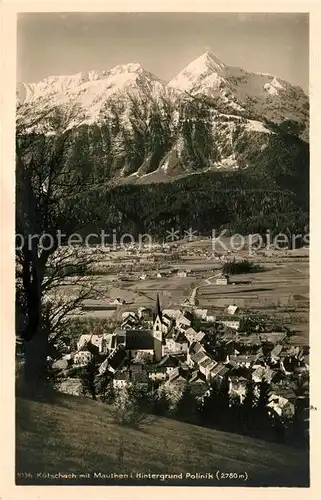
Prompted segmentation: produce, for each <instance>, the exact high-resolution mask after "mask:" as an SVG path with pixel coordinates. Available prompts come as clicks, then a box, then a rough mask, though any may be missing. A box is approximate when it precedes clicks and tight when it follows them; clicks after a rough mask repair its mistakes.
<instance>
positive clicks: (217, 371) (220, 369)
mask: <svg viewBox="0 0 321 500" xmlns="http://www.w3.org/2000/svg"><path fill="white" fill-rule="evenodd" d="M228 372H229V369H228V367H227V366H225V365H223V364H221V363H220V364H218V365H216V366H214V368H213V369H212V370H211V376H212V377H213V378H215V377H218V376H220V377H224V376H225V375H227V373H228Z"/></svg>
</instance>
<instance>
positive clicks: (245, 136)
mask: <svg viewBox="0 0 321 500" xmlns="http://www.w3.org/2000/svg"><path fill="white" fill-rule="evenodd" d="M17 126H18V127H19V130H21V127H22V129H23V131H24V134H28V135H30V134H31V133H32V134H36V135H37V136H39V135H43V136H45V137H47V138H48V140H49V139H50V138H51V140H54V137H57V136H59V135H61V134H63V133H65V134H66V133H67V134H68V135H69V136H70V138H71V140H70V141H69V146H68V147H69V153H68V154H69V158H71V161H72V162H73V163H74V168H75V170H78V169H79V168H81V169H82V170H84V171H86V172H88V173H89V172H90V175H91V176H92V179H93V180H95V181H96V180H98V181H99V180H100V181H101V180H103V181H104V182H106V183H109V182H112V183H113V184H114V185H115V184H116V185H117V186H121V185H123V184H125V185H128V184H130V185H133V184H135V185H136V184H139V185H140V184H142V185H146V184H157V185H158V186H160V184H163V183H164V182H167V181H171V182H173V181H175V182H176V181H178V180H181V179H185V178H186V177H190V176H191V175H192V176H194V175H195V174H199V175H200V176H205V177H206V181H204V182H206V183H208V182H209V179H211V182H212V181H213V179H214V177H213V176H212V177H211V176H210V174H215V175H216V176H217V175H218V174H219V173H222V175H223V176H224V175H225V174H230V173H238V175H243V176H244V175H245V176H250V177H251V179H252V180H253V178H255V177H257V178H260V179H261V178H262V179H263V178H264V182H265V185H266V179H267V178H268V179H269V180H268V184H269V185H270V187H272V188H273V189H274V188H275V187H276V188H277V189H279V188H280V189H285V188H286V189H287V190H289V189H290V190H291V191H294V192H295V193H296V196H297V195H298V196H299V199H300V203H301V201H302V200H304V203H305V205H306V203H307V197H308V193H307V182H308V181H307V178H308V141H309V99H308V96H307V95H306V94H305V93H304V92H303V90H302V89H301V88H300V87H298V86H294V85H291V84H290V83H288V82H286V81H284V80H282V79H281V78H278V77H276V76H273V75H269V74H262V73H251V72H248V71H245V70H244V69H241V68H238V67H232V66H228V65H226V64H224V63H223V62H222V61H220V60H219V59H217V58H216V57H215V56H214V55H213V54H211V53H209V52H206V53H204V54H202V55H201V56H200V57H199V58H197V59H195V60H194V61H192V62H191V63H190V64H188V65H187V66H186V67H185V68H184V69H183V70H182V71H181V72H179V73H178V74H177V75H176V76H175V77H174V78H173V79H172V80H171V81H169V82H164V81H162V80H161V79H159V78H158V77H157V76H155V75H153V74H152V73H150V72H148V71H146V70H145V69H144V68H142V66H141V65H140V64H138V63H130V64H125V65H118V66H115V67H114V68H112V69H109V70H104V71H91V72H88V73H77V74H76V75H71V76H70V75H68V76H51V77H48V78H45V79H43V80H41V81H40V82H38V83H20V84H19V85H18V88H17ZM252 174H253V175H254V177H253V175H252ZM209 176H210V177H209ZM205 177H204V178H205ZM215 178H217V177H215ZM234 179H235V177H234ZM188 182H190V181H188ZM196 182H198V183H200V184H202V180H197V181H196ZM213 182H214V181H213ZM255 182H257V181H255ZM298 184H299V185H300V186H298ZM302 186H303V187H302ZM160 189H165V188H164V187H163V186H162V187H161V188H160ZM179 189H182V187H180V188H179ZM184 189H185V188H184ZM298 189H299V190H300V192H299V193H298ZM302 189H304V192H303V191H302ZM144 196H145V194H144Z"/></svg>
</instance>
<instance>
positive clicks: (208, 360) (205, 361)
mask: <svg viewBox="0 0 321 500" xmlns="http://www.w3.org/2000/svg"><path fill="white" fill-rule="evenodd" d="M211 363H212V360H211V358H210V357H206V358H205V359H203V360H202V361H201V362H200V363H199V365H200V366H202V367H203V368H207V367H208V366H209V365H210V364H211Z"/></svg>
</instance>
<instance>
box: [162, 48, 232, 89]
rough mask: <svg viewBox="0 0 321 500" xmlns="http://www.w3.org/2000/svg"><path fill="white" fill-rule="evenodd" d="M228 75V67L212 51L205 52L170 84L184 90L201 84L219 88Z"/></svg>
mask: <svg viewBox="0 0 321 500" xmlns="http://www.w3.org/2000/svg"><path fill="white" fill-rule="evenodd" d="M227 75H228V67H227V66H225V64H224V63H223V62H222V61H220V60H219V59H218V58H217V57H216V56H214V55H213V54H211V53H210V52H205V53H204V54H202V55H201V56H200V57H198V58H197V59H194V61H192V62H191V63H190V64H188V65H187V66H186V68H185V69H183V71H181V72H180V73H178V75H176V76H175V78H173V80H171V81H170V82H169V84H168V85H169V86H170V87H172V88H176V89H179V90H183V91H191V90H192V89H195V88H197V87H198V86H199V85H200V84H202V85H203V86H204V85H205V86H208V87H214V88H219V87H220V86H221V85H222V83H223V82H224V79H225V78H226V76H227Z"/></svg>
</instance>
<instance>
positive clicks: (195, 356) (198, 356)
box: [191, 351, 207, 363]
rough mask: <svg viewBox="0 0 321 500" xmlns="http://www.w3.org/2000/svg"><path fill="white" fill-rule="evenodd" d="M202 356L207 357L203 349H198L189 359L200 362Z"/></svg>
mask: <svg viewBox="0 0 321 500" xmlns="http://www.w3.org/2000/svg"><path fill="white" fill-rule="evenodd" d="M204 358H207V354H206V353H205V351H198V352H195V353H192V354H191V359H192V361H194V363H200V362H201V361H202V360H203V359H204Z"/></svg>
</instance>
